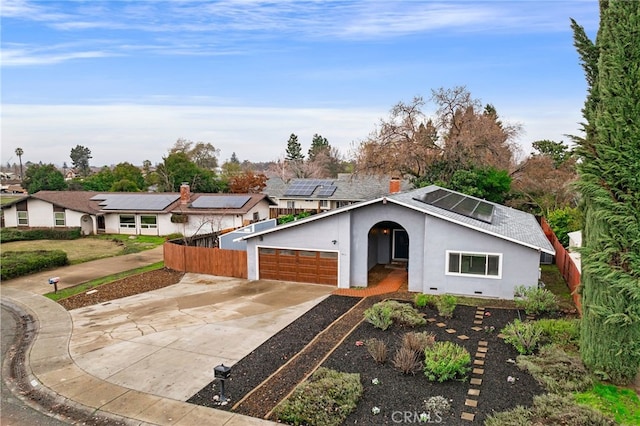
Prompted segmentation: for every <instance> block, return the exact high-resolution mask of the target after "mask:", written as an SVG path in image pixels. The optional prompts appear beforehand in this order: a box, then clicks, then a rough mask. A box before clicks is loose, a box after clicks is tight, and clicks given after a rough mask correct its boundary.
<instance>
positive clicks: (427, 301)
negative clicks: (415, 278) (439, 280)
mask: <svg viewBox="0 0 640 426" xmlns="http://www.w3.org/2000/svg"><path fill="white" fill-rule="evenodd" d="M413 303H414V304H415V305H416V306H417V307H418V308H424V307H425V306H435V305H436V296H435V295H433V294H424V293H420V294H416V296H415V297H414V298H413Z"/></svg>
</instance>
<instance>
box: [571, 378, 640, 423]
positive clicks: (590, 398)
mask: <svg viewBox="0 0 640 426" xmlns="http://www.w3.org/2000/svg"><path fill="white" fill-rule="evenodd" d="M575 398H576V401H577V402H578V403H580V404H584V405H588V406H590V407H592V408H595V409H596V410H599V411H601V412H602V413H604V414H607V415H610V416H612V417H613V418H614V419H615V420H616V422H617V423H619V424H621V425H637V424H640V398H639V397H638V395H637V394H636V393H635V392H634V391H633V390H631V389H627V388H620V387H617V386H614V385H605V384H603V383H597V384H595V385H594V386H593V388H592V389H591V390H589V391H587V392H582V393H578V394H576V395H575Z"/></svg>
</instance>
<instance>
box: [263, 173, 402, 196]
mask: <svg viewBox="0 0 640 426" xmlns="http://www.w3.org/2000/svg"><path fill="white" fill-rule="evenodd" d="M311 180H315V179H291V180H290V181H289V182H287V183H285V182H284V181H283V180H282V179H281V178H279V177H273V178H270V179H269V180H268V181H267V186H266V187H265V189H264V191H262V192H263V193H265V194H267V195H268V196H269V197H272V198H275V199H326V200H344V201H365V200H371V199H374V198H379V197H382V196H384V195H388V194H389V182H390V180H391V178H390V177H388V176H373V175H369V176H362V175H353V174H349V173H341V174H339V175H338V177H337V178H335V179H331V178H328V179H325V180H327V181H332V182H333V185H335V186H336V187H337V188H336V191H335V192H334V193H333V194H332V195H331V196H329V197H326V196H319V192H320V189H316V191H315V192H314V193H313V194H312V195H307V196H291V195H285V194H286V192H287V188H288V187H289V186H290V185H291V184H295V183H301V182H305V181H311ZM410 187H411V184H410V183H409V182H407V181H401V183H400V190H401V191H406V190H407V189H409V188H410Z"/></svg>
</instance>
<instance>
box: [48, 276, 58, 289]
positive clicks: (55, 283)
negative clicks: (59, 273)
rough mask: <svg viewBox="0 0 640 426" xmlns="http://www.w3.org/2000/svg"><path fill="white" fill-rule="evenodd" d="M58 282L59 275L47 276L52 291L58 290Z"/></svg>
mask: <svg viewBox="0 0 640 426" xmlns="http://www.w3.org/2000/svg"><path fill="white" fill-rule="evenodd" d="M58 282H60V277H53V278H49V284H51V285H53V292H54V293H57V292H58Z"/></svg>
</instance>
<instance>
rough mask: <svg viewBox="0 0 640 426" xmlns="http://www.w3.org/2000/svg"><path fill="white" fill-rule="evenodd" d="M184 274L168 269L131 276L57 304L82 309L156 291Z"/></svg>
mask: <svg viewBox="0 0 640 426" xmlns="http://www.w3.org/2000/svg"><path fill="white" fill-rule="evenodd" d="M183 276H184V272H180V271H174V270H172V269H168V268H162V269H157V270H155V271H149V272H144V273H141V274H136V275H131V276H128V277H125V278H122V279H119V280H117V281H113V282H111V283H107V284H103V285H101V286H99V287H96V288H95V289H93V290H97V291H96V292H94V293H91V294H87V292H83V293H78V294H75V295H73V296H70V297H67V298H66V299H61V300H59V301H58V303H59V304H61V305H62V306H64V308H65V309H66V310H68V311H70V310H72V309H78V308H84V307H85V306H91V305H96V304H98V303H104V302H107V301H109V300H114V299H119V298H121V297H127V296H133V295H135V294H139V293H144V292H146V291H151V290H157V289H159V288H163V287H167V286H170V285H173V284H177V283H178V282H180V280H181V279H182V277H183Z"/></svg>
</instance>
